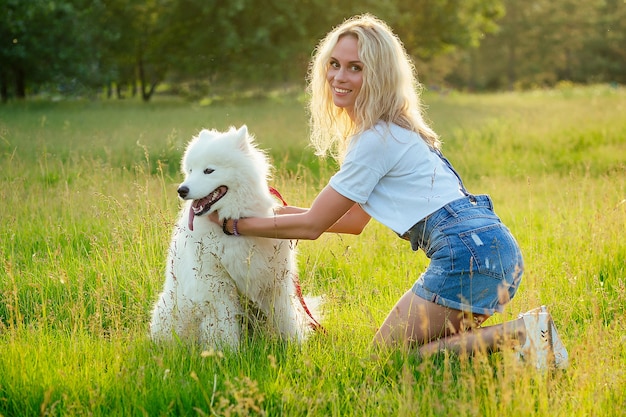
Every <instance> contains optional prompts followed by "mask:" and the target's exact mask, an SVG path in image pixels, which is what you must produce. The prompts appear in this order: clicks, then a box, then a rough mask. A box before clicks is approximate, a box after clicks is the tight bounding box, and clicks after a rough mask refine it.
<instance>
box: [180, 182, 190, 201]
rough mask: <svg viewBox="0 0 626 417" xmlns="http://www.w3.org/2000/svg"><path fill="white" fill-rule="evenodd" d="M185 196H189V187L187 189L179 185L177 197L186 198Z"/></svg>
mask: <svg viewBox="0 0 626 417" xmlns="http://www.w3.org/2000/svg"><path fill="white" fill-rule="evenodd" d="M187 194H189V187H187V186H186V185H181V186H180V187H178V195H179V196H180V198H185V197H187Z"/></svg>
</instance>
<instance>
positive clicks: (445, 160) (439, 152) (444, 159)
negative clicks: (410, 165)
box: [434, 149, 475, 201]
mask: <svg viewBox="0 0 626 417" xmlns="http://www.w3.org/2000/svg"><path fill="white" fill-rule="evenodd" d="M434 152H435V153H436V154H437V156H438V157H439V158H441V160H442V161H443V162H444V163H445V164H446V165H447V166H448V168H450V169H451V170H452V172H453V173H454V175H455V176H456V177H457V179H458V180H459V188H460V189H461V191H462V192H463V194H465V195H466V196H467V197H469V198H470V200H471V201H475V197H474V195H473V194H472V193H470V192H469V191H467V188H465V185H464V184H463V180H462V179H461V176H460V175H459V173H458V172H456V169H454V167H453V166H452V164H451V163H450V161H448V159H447V158H446V157H445V156H443V153H441V151H440V150H439V149H434Z"/></svg>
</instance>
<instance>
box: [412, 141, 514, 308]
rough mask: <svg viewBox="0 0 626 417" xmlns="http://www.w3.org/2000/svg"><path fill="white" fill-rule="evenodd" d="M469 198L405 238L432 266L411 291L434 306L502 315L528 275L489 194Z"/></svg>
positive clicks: (467, 195) (449, 206)
mask: <svg viewBox="0 0 626 417" xmlns="http://www.w3.org/2000/svg"><path fill="white" fill-rule="evenodd" d="M434 152H436V153H437V155H438V156H439V157H440V158H441V159H442V160H443V161H444V162H445V163H446V165H447V166H448V167H449V168H450V169H451V170H452V172H453V173H454V174H455V175H456V176H457V178H458V179H459V185H460V188H461V191H462V192H463V193H464V194H465V197H462V198H460V199H458V200H455V201H452V202H451V203H449V204H447V205H445V206H444V207H442V208H440V209H439V210H437V211H435V212H434V213H432V214H430V215H428V216H427V217H426V218H424V219H423V220H421V221H420V222H418V223H417V224H415V225H414V226H413V227H412V228H411V229H410V230H409V231H408V232H406V233H405V234H404V235H402V236H401V237H402V238H403V239H406V240H409V241H410V242H411V247H412V248H413V250H418V249H422V250H423V251H424V252H425V253H426V255H427V256H428V258H430V265H429V266H428V268H427V270H426V271H425V272H424V273H423V274H422V275H421V276H420V277H419V279H418V280H417V281H416V282H415V284H414V285H413V288H412V291H413V292H414V293H415V294H416V295H418V296H420V297H422V298H424V299H427V300H430V301H432V302H434V303H437V304H440V305H443V306H446V307H449V308H452V309H456V310H462V311H467V312H472V313H474V314H486V315H492V314H493V313H494V312H496V311H498V312H501V311H502V310H503V308H504V305H505V304H506V303H508V302H509V301H510V300H511V298H513V296H514V295H515V292H516V291H517V288H518V287H519V283H520V281H521V277H522V273H523V270H524V261H523V259H522V254H521V251H520V248H519V245H518V244H517V242H516V241H515V238H514V237H513V235H512V234H511V232H510V231H509V229H508V228H507V227H506V226H505V225H504V224H503V223H502V221H501V220H500V218H499V217H498V216H497V215H496V214H495V212H494V211H493V203H492V201H491V198H489V196H487V195H472V194H470V193H469V192H468V191H467V190H466V189H465V186H464V185H463V181H462V180H461V178H460V176H459V174H458V173H457V172H456V170H455V169H454V168H453V167H452V165H451V164H450V162H449V161H448V160H447V159H446V158H445V157H444V156H443V155H442V154H441V152H440V151H439V150H435V151H434Z"/></svg>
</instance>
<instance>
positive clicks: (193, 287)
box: [150, 125, 319, 349]
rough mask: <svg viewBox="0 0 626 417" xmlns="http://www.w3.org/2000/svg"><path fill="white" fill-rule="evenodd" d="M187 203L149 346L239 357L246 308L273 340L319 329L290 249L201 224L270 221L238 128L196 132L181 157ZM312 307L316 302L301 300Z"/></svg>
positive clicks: (250, 146)
mask: <svg viewBox="0 0 626 417" xmlns="http://www.w3.org/2000/svg"><path fill="white" fill-rule="evenodd" d="M182 168H183V173H184V175H185V181H184V182H183V183H182V184H181V185H180V187H179V188H178V194H179V195H180V197H181V198H182V199H184V200H186V202H185V204H184V207H183V209H182V211H181V214H180V218H179V220H178V222H177V224H176V227H175V230H174V233H173V237H172V243H171V245H170V248H169V253H168V259H167V270H166V274H165V288H164V290H163V292H162V293H161V295H160V296H159V299H158V301H157V303H156V305H155V307H154V310H153V312H152V321H151V323H150V332H151V336H152V339H153V340H157V341H158V340H171V339H173V338H174V337H175V336H174V335H176V337H179V338H181V339H187V340H197V341H199V342H201V343H204V344H208V345H210V346H215V347H218V348H219V347H230V348H232V349H237V347H238V345H239V343H240V338H241V335H242V325H243V323H244V322H245V317H246V315H248V316H249V314H248V313H247V311H248V310H250V307H249V305H252V306H254V309H258V310H259V311H260V312H262V313H263V314H262V315H263V316H265V318H267V322H268V323H270V324H271V326H272V327H273V328H275V330H276V331H277V332H278V334H279V335H280V336H281V337H283V338H285V339H289V340H295V341H303V340H304V339H305V338H306V336H307V335H308V334H309V333H310V332H311V330H312V329H316V328H318V327H319V323H318V322H317V321H316V319H315V318H314V314H315V312H314V311H313V310H309V309H308V308H307V305H306V304H305V301H304V299H303V297H302V294H301V292H300V286H299V283H298V275H297V265H296V260H295V248H294V245H293V243H292V242H291V241H288V240H280V239H267V238H256V237H248V236H228V235H226V234H224V233H223V231H222V229H221V228H220V226H218V225H216V224H214V223H212V222H211V221H209V220H208V219H207V218H206V216H205V215H206V214H207V213H209V212H212V211H214V210H217V211H218V212H219V214H220V217H221V218H232V219H238V218H242V217H252V216H272V215H273V209H274V208H275V207H276V205H277V202H276V200H274V198H273V197H272V194H271V192H270V188H269V187H268V183H267V180H268V176H269V169H270V166H269V163H268V160H267V157H266V155H265V154H264V153H263V152H262V151H261V150H259V149H258V148H257V147H256V145H255V143H254V139H253V138H252V137H251V136H250V135H249V134H248V129H247V127H246V126H245V125H244V126H242V127H241V128H240V129H238V130H237V129H235V128H231V129H230V130H229V131H227V132H218V131H216V130H202V131H201V132H200V134H199V135H198V136H196V137H195V138H193V140H192V141H191V142H190V143H189V145H188V146H187V149H186V151H185V155H184V157H183V167H182ZM307 301H309V305H310V306H311V307H312V308H313V307H318V302H319V299H317V298H315V299H307Z"/></svg>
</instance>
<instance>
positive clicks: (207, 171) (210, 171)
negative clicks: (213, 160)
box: [204, 168, 215, 175]
mask: <svg viewBox="0 0 626 417" xmlns="http://www.w3.org/2000/svg"><path fill="white" fill-rule="evenodd" d="M213 171H215V170H214V169H211V168H207V169H205V170H204V173H205V174H207V175H208V174H210V173H212V172H213Z"/></svg>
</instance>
